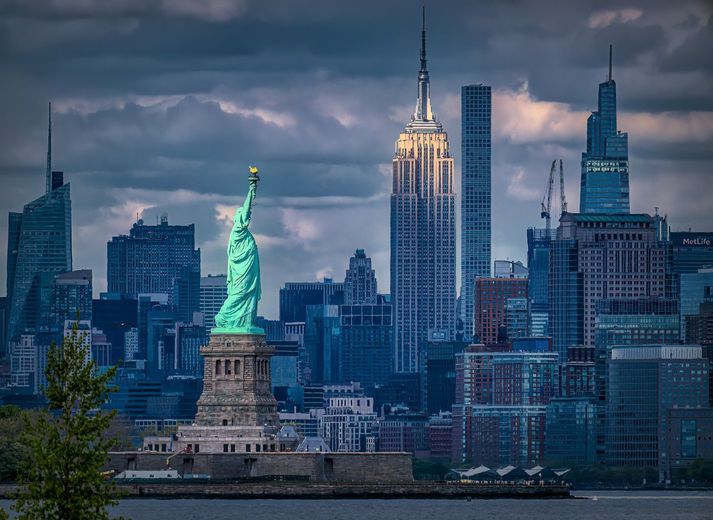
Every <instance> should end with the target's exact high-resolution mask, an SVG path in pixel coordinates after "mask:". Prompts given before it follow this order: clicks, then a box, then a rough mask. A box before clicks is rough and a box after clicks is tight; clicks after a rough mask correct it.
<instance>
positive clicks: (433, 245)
mask: <svg viewBox="0 0 713 520" xmlns="http://www.w3.org/2000/svg"><path fill="white" fill-rule="evenodd" d="M429 89H430V82H429V77H428V70H427V69H426V31H425V27H424V30H423V31H422V33H421V69H420V71H419V73H418V100H417V103H416V110H415V112H414V115H413V117H412V118H411V122H410V123H408V124H407V125H406V128H404V130H403V131H402V132H401V134H399V138H398V140H397V141H396V152H395V155H394V158H393V162H392V164H393V186H392V194H391V297H392V304H393V313H394V321H393V322H394V327H395V334H394V336H395V337H394V369H395V371H396V372H404V373H417V372H418V371H419V367H420V366H421V364H420V361H421V360H420V358H421V357H422V355H423V353H424V352H425V349H426V345H427V342H428V341H429V340H430V339H433V340H437V341H451V340H453V339H454V336H455V325H456V316H455V312H456V236H455V185H454V182H455V181H454V174H453V159H452V158H451V154H450V146H449V143H448V136H447V134H446V132H445V131H444V130H443V125H442V124H441V123H440V122H439V121H438V120H436V118H435V116H434V115H433V112H432V110H431V96H430V92H429Z"/></svg>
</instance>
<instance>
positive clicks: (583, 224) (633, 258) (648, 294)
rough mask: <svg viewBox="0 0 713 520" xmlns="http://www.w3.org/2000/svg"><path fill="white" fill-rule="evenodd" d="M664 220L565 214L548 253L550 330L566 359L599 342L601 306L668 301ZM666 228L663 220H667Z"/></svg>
mask: <svg viewBox="0 0 713 520" xmlns="http://www.w3.org/2000/svg"><path fill="white" fill-rule="evenodd" d="M660 220H662V219H660V217H651V216H649V215H645V214H636V215H624V214H619V215H603V214H586V215H585V214H577V213H565V214H564V215H563V216H562V218H561V219H560V226H559V228H558V229H557V238H556V239H555V240H554V241H553V242H552V247H551V250H550V280H549V283H550V290H549V295H550V331H551V333H552V337H553V341H554V349H555V351H556V352H559V353H560V354H561V356H562V358H564V356H565V355H566V352H567V348H568V347H570V346H573V345H587V346H592V345H594V343H595V331H596V313H597V310H596V309H597V302H598V301H599V300H605V299H618V300H633V299H640V298H666V297H667V296H670V294H671V291H670V287H669V283H670V265H669V264H668V259H669V258H670V255H668V253H667V247H668V246H667V244H666V243H665V242H664V241H662V240H661V239H660V234H659V227H660V226H661V223H660V222H659V221H660ZM663 222H664V223H665V221H663Z"/></svg>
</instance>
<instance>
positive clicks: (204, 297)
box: [200, 274, 228, 331]
mask: <svg viewBox="0 0 713 520" xmlns="http://www.w3.org/2000/svg"><path fill="white" fill-rule="evenodd" d="M200 291H201V304H200V309H201V312H202V313H203V320H204V324H205V327H206V328H207V329H208V330H209V331H210V329H212V328H213V327H215V315H216V314H218V312H220V308H221V307H222V306H223V303H224V302H225V299H226V298H227V297H228V284H227V278H226V276H225V275H224V274H221V275H216V276H214V275H208V276H203V277H201V288H200Z"/></svg>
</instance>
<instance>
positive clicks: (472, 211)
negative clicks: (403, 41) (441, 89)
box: [460, 85, 491, 341]
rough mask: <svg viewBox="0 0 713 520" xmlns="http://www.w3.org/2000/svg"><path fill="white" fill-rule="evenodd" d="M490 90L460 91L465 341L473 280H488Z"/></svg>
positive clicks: (470, 322) (474, 87)
mask: <svg viewBox="0 0 713 520" xmlns="http://www.w3.org/2000/svg"><path fill="white" fill-rule="evenodd" d="M490 109H491V88H490V87H489V86H486V85H467V86H465V87H462V88H461V155H462V157H463V165H462V167H461V265H460V270H461V293H460V294H461V302H462V306H461V308H462V312H463V316H462V318H463V330H464V331H465V338H466V340H468V341H470V339H471V337H472V335H473V305H474V304H473V291H474V287H475V285H474V284H475V279H476V278H477V277H479V276H482V277H486V278H487V277H489V276H490V252H491V250H490V240H491V225H490V208H491V202H490V142H491V141H490V129H491V123H490V121H491V110H490Z"/></svg>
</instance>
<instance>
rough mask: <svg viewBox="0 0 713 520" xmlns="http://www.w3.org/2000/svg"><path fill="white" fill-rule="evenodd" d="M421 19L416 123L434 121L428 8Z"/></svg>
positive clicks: (424, 8)
mask: <svg viewBox="0 0 713 520" xmlns="http://www.w3.org/2000/svg"><path fill="white" fill-rule="evenodd" d="M421 16H422V18H421V69H420V70H419V71H418V101H417V102H416V113H415V114H414V120H416V121H433V114H432V112H431V93H430V81H429V79H428V70H427V69H426V7H425V6H424V7H423V11H422V15H421Z"/></svg>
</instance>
